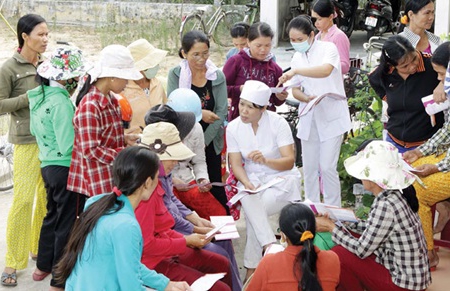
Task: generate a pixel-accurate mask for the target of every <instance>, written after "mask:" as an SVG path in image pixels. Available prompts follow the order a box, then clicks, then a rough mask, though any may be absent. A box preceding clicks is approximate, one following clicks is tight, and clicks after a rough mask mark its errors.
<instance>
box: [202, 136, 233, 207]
mask: <svg viewBox="0 0 450 291" xmlns="http://www.w3.org/2000/svg"><path fill="white" fill-rule="evenodd" d="M205 156H206V164H207V167H208V175H209V180H210V181H211V182H222V158H221V156H220V154H218V155H217V154H216V151H215V150H214V145H213V143H212V142H211V143H210V144H209V145H208V146H207V147H206V148H205ZM211 194H212V195H213V196H214V197H215V198H216V199H217V201H219V202H220V204H222V206H223V207H224V208H225V210H226V211H227V214H228V215H229V214H230V209H229V208H228V206H227V202H228V200H227V195H226V194H225V188H223V187H217V186H213V187H212V188H211Z"/></svg>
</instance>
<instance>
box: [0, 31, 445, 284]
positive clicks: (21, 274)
mask: <svg viewBox="0 0 450 291" xmlns="http://www.w3.org/2000/svg"><path fill="white" fill-rule="evenodd" d="M365 40H366V38H365V33H364V32H355V33H354V35H352V38H351V43H352V49H351V57H355V56H357V55H359V56H360V57H363V56H364V50H363V49H362V44H363V43H364V42H365ZM286 47H290V45H289V44H288V43H281V44H280V47H278V48H275V49H274V53H275V55H276V57H277V62H278V63H279V64H280V66H281V67H282V68H287V67H289V66H290V59H291V57H292V54H293V52H292V51H286ZM12 196H13V195H12V191H9V192H5V193H0V268H1V270H3V267H4V265H5V252H6V245H5V243H6V242H5V236H6V235H5V232H6V220H7V215H8V211H9V208H10V206H11V202H12ZM276 220H277V218H276V217H273V219H272V222H273V225H274V228H276V226H275V225H276ZM237 226H238V230H239V233H240V235H241V238H239V239H237V240H234V241H233V244H234V246H235V251H236V258H237V260H238V264H239V266H240V271H241V277H242V278H243V276H244V274H245V269H244V268H243V267H242V265H243V250H244V244H245V221H244V219H243V218H241V219H240V220H239V221H238V222H237ZM440 257H441V263H440V265H439V267H438V270H437V271H436V272H434V273H433V279H434V283H433V285H432V287H431V288H429V289H428V290H431V291H444V290H448V288H447V287H448V285H449V284H450V278H449V277H448V274H449V271H450V251H449V250H446V249H442V250H441V251H440ZM34 268H35V262H34V261H32V260H31V259H30V261H29V264H28V268H27V269H25V270H22V271H18V272H17V275H18V282H19V285H18V286H17V287H15V288H7V287H3V286H1V285H0V290H33V291H34V290H36V291H41V290H48V286H49V278H47V279H45V280H44V281H42V282H34V281H33V280H32V278H31V274H32V272H33V270H34Z"/></svg>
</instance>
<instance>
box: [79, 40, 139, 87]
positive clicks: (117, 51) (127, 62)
mask: <svg viewBox="0 0 450 291" xmlns="http://www.w3.org/2000/svg"><path fill="white" fill-rule="evenodd" d="M88 73H89V75H91V83H93V82H94V81H95V80H97V79H99V78H106V77H113V78H120V79H125V80H134V81H136V80H140V79H142V78H143V77H144V76H142V74H141V73H140V72H139V70H137V69H136V68H135V67H134V60H133V57H132V56H131V53H130V51H129V50H128V49H127V48H126V47H125V46H123V45H118V44H112V45H109V46H106V47H105V48H104V49H103V50H102V51H101V52H100V58H99V60H98V61H97V62H96V63H95V66H94V68H93V69H92V70H89V71H88Z"/></svg>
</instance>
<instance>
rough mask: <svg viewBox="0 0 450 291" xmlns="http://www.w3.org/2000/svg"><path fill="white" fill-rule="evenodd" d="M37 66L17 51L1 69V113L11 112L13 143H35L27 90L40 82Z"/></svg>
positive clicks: (10, 139)
mask: <svg viewBox="0 0 450 291" xmlns="http://www.w3.org/2000/svg"><path fill="white" fill-rule="evenodd" d="M35 75H36V67H35V66H34V65H33V64H31V63H29V62H28V61H27V60H26V59H25V58H23V57H22V55H21V54H19V53H17V52H16V53H15V54H14V55H13V57H12V58H10V59H8V60H7V61H6V62H5V63H4V64H3V66H2V67H1V69H0V114H2V113H11V123H10V126H9V135H8V140H9V142H11V143H13V144H30V143H35V142H36V139H35V138H34V137H33V136H32V135H31V133H30V110H29V109H28V98H27V96H26V92H27V91H28V90H30V89H33V88H35V87H36V86H37V85H38V84H37V83H36V81H35V80H34V78H35Z"/></svg>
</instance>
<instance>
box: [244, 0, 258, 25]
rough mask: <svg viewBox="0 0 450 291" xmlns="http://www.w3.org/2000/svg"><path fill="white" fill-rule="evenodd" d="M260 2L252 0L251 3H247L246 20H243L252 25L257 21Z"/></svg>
mask: <svg viewBox="0 0 450 291" xmlns="http://www.w3.org/2000/svg"><path fill="white" fill-rule="evenodd" d="M258 2H259V1H258V0H252V2H251V3H248V4H245V6H247V9H246V10H245V13H244V14H245V16H244V20H242V21H243V22H245V23H247V24H248V25H252V24H253V23H254V22H255V19H257V17H256V15H257V14H258V12H259V4H258ZM258 18H259V17H258Z"/></svg>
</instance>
